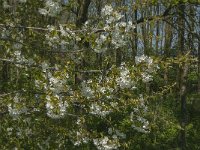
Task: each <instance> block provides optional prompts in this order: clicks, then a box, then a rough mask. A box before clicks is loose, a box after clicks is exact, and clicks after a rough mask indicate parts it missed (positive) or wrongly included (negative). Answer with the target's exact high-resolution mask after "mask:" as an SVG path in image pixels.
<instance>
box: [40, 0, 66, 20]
mask: <svg viewBox="0 0 200 150" xmlns="http://www.w3.org/2000/svg"><path fill="white" fill-rule="evenodd" d="M61 10H62V8H61V6H60V4H59V2H58V1H55V0H46V2H45V7H44V8H40V9H39V13H40V14H42V15H45V16H46V15H49V16H51V17H55V16H56V15H57V14H59V13H60V11H61Z"/></svg>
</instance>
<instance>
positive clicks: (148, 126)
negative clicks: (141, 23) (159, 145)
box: [0, 0, 191, 150]
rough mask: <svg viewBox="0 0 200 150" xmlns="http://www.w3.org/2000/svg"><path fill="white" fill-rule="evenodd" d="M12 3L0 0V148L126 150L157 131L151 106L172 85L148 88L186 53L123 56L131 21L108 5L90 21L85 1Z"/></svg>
mask: <svg viewBox="0 0 200 150" xmlns="http://www.w3.org/2000/svg"><path fill="white" fill-rule="evenodd" d="M12 2H13V3H11V1H6V0H5V1H4V2H1V8H2V12H1V14H2V19H0V21H1V22H2V24H0V25H1V28H0V30H1V43H0V44H1V47H0V48H1V49H0V50H1V52H2V53H1V54H0V56H1V59H0V60H1V61H2V62H3V63H2V65H1V70H2V71H1V72H2V86H1V91H2V95H1V106H2V111H0V113H1V115H2V120H1V122H2V127H1V128H0V131H2V133H3V134H2V136H1V138H2V141H1V143H3V142H5V143H6V144H3V146H2V148H3V149H8V148H11V149H12V148H19V149H20V148H25V147H29V148H33V147H34V148H36V149H54V148H55V149H67V148H70V149H73V148H74V149H78V148H85V149H100V150H101V149H102V150H104V149H105V150H107V149H119V148H129V149H132V148H133V147H134V146H133V145H134V143H136V141H137V140H136V139H135V138H136V137H142V136H146V137H148V136H151V134H152V132H155V131H157V130H156V127H157V126H155V117H156V116H155V110H154V107H153V105H154V103H156V102H157V98H160V96H163V95H164V94H165V93H167V92H168V91H170V90H172V89H173V88H174V86H175V85H176V84H175V82H171V83H170V84H168V85H164V86H163V85H160V86H161V88H152V89H150V88H151V87H150V85H156V79H159V78H160V73H161V72H162V69H163V68H164V66H165V65H166V66H170V65H171V64H172V63H174V64H179V63H180V62H181V61H183V62H184V63H185V62H186V63H188V61H191V59H189V57H187V56H188V55H186V57H185V58H186V59H185V60H181V58H180V59H179V60H178V61H176V60H171V59H169V60H165V61H162V60H161V59H159V58H156V57H150V56H147V55H145V54H144V53H143V52H137V53H138V55H136V56H134V57H130V55H131V49H132V45H131V44H130V43H131V41H132V40H133V37H132V35H133V33H135V29H136V28H137V24H135V23H134V22H133V21H132V20H125V18H126V15H125V14H124V13H123V12H124V11H122V10H120V8H119V9H117V7H113V6H112V5H111V4H107V5H105V6H104V7H102V9H101V10H100V13H99V18H98V20H95V19H92V18H89V19H87V17H88V15H87V13H88V12H87V11H88V10H89V8H88V7H89V5H94V4H95V2H91V1H90V0H84V1H82V2H81V1H79V0H78V1H69V2H68V1H63V3H61V2H60V1H58V0H46V1H44V2H42V1H26V0H18V1H12ZM65 9H66V10H67V12H68V11H69V10H70V11H72V12H73V13H72V14H73V15H74V16H73V15H71V16H69V18H70V17H71V18H70V19H69V20H68V22H67V23H61V22H62V21H63V18H62V17H63V16H62V15H63V14H64V13H65V12H66V10H65ZM85 11H86V12H85ZM90 11H92V10H90ZM25 13H27V14H28V15H29V16H28V17H26V15H27V14H25ZM74 19H76V21H74ZM163 62H164V63H163ZM171 120H172V121H171V124H168V125H166V126H168V127H169V128H170V129H172V130H173V131H172V132H173V133H170V134H171V135H173V134H176V131H177V130H178V128H177V127H175V126H176V125H177V123H176V121H175V120H174V118H173V117H172V118H171ZM8 140H9V141H8ZM138 149H139V148H138Z"/></svg>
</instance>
